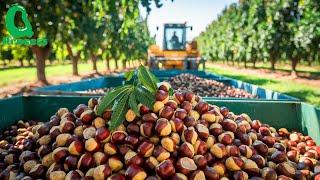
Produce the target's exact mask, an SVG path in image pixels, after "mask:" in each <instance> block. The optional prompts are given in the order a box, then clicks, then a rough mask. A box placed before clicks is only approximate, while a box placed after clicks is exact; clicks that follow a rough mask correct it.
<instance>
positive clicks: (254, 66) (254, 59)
mask: <svg viewBox="0 0 320 180" xmlns="http://www.w3.org/2000/svg"><path fill="white" fill-rule="evenodd" d="M256 61H257V60H256V58H253V59H252V65H253V68H254V69H255V68H256Z"/></svg>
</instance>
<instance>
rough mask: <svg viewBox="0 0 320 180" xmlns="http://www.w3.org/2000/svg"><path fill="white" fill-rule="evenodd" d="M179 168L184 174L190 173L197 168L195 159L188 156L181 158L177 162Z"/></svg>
mask: <svg viewBox="0 0 320 180" xmlns="http://www.w3.org/2000/svg"><path fill="white" fill-rule="evenodd" d="M176 167H177V170H178V171H179V172H181V173H182V174H185V175H187V174H189V173H191V172H193V171H195V170H196V169H197V165H196V164H195V162H194V160H193V159H191V158H188V157H182V158H179V159H178V161H177V164H176Z"/></svg>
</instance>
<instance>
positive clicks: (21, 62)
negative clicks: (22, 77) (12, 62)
mask: <svg viewBox="0 0 320 180" xmlns="http://www.w3.org/2000/svg"><path fill="white" fill-rule="evenodd" d="M19 62H20V67H23V66H24V64H23V59H19Z"/></svg>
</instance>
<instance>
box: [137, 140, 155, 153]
mask: <svg viewBox="0 0 320 180" xmlns="http://www.w3.org/2000/svg"><path fill="white" fill-rule="evenodd" d="M153 150H154V144H152V143H151V142H149V141H144V142H142V143H141V144H140V145H139V147H138V149H137V152H138V154H139V155H140V156H143V157H150V156H151V155H152V153H153Z"/></svg>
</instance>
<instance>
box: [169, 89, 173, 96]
mask: <svg viewBox="0 0 320 180" xmlns="http://www.w3.org/2000/svg"><path fill="white" fill-rule="evenodd" d="M173 94H174V91H173V89H172V88H170V89H169V96H173Z"/></svg>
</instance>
